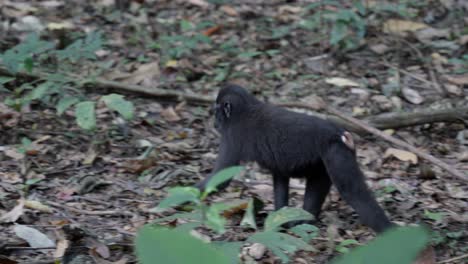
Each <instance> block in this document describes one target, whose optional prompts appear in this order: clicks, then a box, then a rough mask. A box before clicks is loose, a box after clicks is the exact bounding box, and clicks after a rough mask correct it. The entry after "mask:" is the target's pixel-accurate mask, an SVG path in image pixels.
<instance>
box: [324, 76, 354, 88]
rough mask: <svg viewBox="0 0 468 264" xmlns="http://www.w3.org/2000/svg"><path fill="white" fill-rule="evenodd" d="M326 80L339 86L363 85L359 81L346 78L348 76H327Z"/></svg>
mask: <svg viewBox="0 0 468 264" xmlns="http://www.w3.org/2000/svg"><path fill="white" fill-rule="evenodd" d="M325 82H326V83H328V84H331V85H335V86H338V87H345V86H350V87H359V86H361V85H360V84H359V83H357V82H355V81H352V80H349V79H346V78H341V77H332V78H327V79H325Z"/></svg>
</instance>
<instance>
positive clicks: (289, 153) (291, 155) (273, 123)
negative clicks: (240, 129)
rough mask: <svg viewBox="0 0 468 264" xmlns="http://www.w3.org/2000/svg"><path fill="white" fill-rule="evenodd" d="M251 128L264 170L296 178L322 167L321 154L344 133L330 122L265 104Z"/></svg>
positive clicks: (257, 153) (255, 154)
mask: <svg viewBox="0 0 468 264" xmlns="http://www.w3.org/2000/svg"><path fill="white" fill-rule="evenodd" d="M258 111H259V112H258V113H257V114H258V116H259V117H261V118H259V119H255V118H254V120H255V122H254V124H252V125H253V126H254V127H255V129H254V131H267V132H266V133H263V134H259V133H256V134H255V139H254V149H253V152H254V153H253V154H254V155H253V157H256V158H255V161H256V162H258V163H259V164H260V165H261V166H262V167H265V168H267V169H269V170H271V171H273V172H276V173H280V174H282V173H285V174H286V173H288V174H291V173H293V174H297V175H290V176H293V177H303V176H304V175H303V174H304V173H306V171H305V170H307V169H308V168H311V167H315V166H317V165H318V164H319V163H321V162H322V161H321V158H320V157H321V156H322V155H321V154H322V153H323V151H325V149H326V147H327V146H328V145H329V144H331V143H333V142H334V141H336V142H338V141H340V137H341V135H342V134H343V132H344V129H342V128H340V127H338V126H336V125H335V124H333V123H331V122H330V121H327V120H324V119H321V118H318V117H314V116H310V115H306V114H303V113H297V112H293V111H289V110H286V109H283V108H280V107H277V106H273V105H270V104H263V105H262V107H261V108H260V109H259V110H258Z"/></svg>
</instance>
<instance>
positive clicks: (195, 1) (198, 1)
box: [187, 0, 210, 8]
mask: <svg viewBox="0 0 468 264" xmlns="http://www.w3.org/2000/svg"><path fill="white" fill-rule="evenodd" d="M187 2H189V3H190V4H192V5H196V6H199V7H203V8H206V7H208V6H210V3H208V2H206V1H204V0H187Z"/></svg>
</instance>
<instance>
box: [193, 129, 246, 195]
mask: <svg viewBox="0 0 468 264" xmlns="http://www.w3.org/2000/svg"><path fill="white" fill-rule="evenodd" d="M239 157H240V155H239V151H238V147H236V148H234V147H233V146H229V144H228V143H227V140H226V139H223V138H221V144H220V146H219V154H218V157H217V158H216V163H215V165H214V168H213V171H212V172H211V174H210V175H208V176H207V177H205V179H203V180H202V181H200V182H199V183H197V184H196V185H195V187H197V188H198V189H201V190H203V189H205V186H206V184H207V183H208V181H209V180H210V179H211V178H212V177H213V176H214V175H216V173H217V172H219V171H220V170H222V169H225V168H228V167H231V166H236V165H239V161H240V158H239ZM230 182H231V180H227V181H226V182H224V183H222V184H220V185H219V186H218V190H222V189H225V188H226V187H227V186H228V185H229V183H230Z"/></svg>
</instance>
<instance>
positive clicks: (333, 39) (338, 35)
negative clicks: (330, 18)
mask: <svg viewBox="0 0 468 264" xmlns="http://www.w3.org/2000/svg"><path fill="white" fill-rule="evenodd" d="M347 34H348V26H347V25H346V23H344V22H341V21H337V22H336V23H335V24H334V25H333V28H332V31H331V32H330V44H331V45H336V44H338V42H340V41H341V40H343V39H344V38H345V37H346V35H347Z"/></svg>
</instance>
